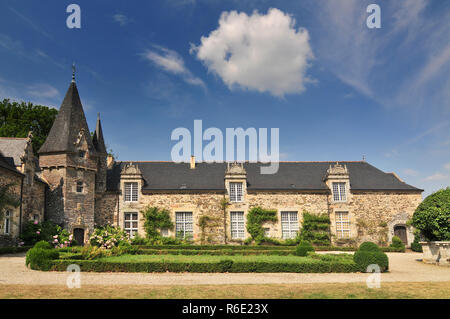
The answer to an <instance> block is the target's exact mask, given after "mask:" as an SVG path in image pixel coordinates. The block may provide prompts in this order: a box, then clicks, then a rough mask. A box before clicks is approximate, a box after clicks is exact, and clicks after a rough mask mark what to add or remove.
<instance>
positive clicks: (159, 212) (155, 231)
mask: <svg viewBox="0 0 450 319" xmlns="http://www.w3.org/2000/svg"><path fill="white" fill-rule="evenodd" d="M141 213H142V215H143V216H144V219H145V222H144V229H145V232H146V234H147V238H148V239H150V240H152V239H153V240H155V239H158V238H160V237H161V233H160V231H161V229H166V228H167V229H173V223H172V221H171V220H170V213H169V211H168V210H166V209H161V208H158V207H147V208H146V209H145V210H144V211H141Z"/></svg>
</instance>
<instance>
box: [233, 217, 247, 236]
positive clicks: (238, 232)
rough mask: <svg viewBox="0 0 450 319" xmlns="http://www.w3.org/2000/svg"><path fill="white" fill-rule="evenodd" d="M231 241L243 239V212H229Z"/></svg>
mask: <svg viewBox="0 0 450 319" xmlns="http://www.w3.org/2000/svg"><path fill="white" fill-rule="evenodd" d="M230 224H231V239H244V238H245V230H244V212H230Z"/></svg>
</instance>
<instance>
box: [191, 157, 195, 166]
mask: <svg viewBox="0 0 450 319" xmlns="http://www.w3.org/2000/svg"><path fill="white" fill-rule="evenodd" d="M191 169H195V156H194V155H191Z"/></svg>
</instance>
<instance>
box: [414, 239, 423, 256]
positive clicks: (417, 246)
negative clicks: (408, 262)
mask: <svg viewBox="0 0 450 319" xmlns="http://www.w3.org/2000/svg"><path fill="white" fill-rule="evenodd" d="M411 250H412V251H415V252H418V253H421V252H423V249H422V245H421V244H419V243H418V242H416V241H413V242H412V243H411Z"/></svg>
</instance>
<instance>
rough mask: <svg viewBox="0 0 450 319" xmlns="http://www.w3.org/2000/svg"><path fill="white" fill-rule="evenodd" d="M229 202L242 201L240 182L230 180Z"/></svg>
mask: <svg viewBox="0 0 450 319" xmlns="http://www.w3.org/2000/svg"><path fill="white" fill-rule="evenodd" d="M230 202H242V182H240V183H239V182H230Z"/></svg>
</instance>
